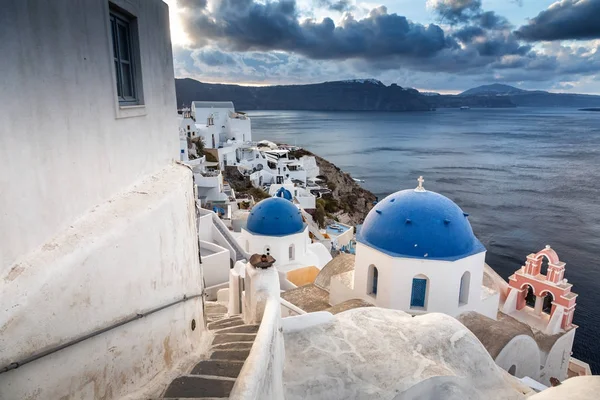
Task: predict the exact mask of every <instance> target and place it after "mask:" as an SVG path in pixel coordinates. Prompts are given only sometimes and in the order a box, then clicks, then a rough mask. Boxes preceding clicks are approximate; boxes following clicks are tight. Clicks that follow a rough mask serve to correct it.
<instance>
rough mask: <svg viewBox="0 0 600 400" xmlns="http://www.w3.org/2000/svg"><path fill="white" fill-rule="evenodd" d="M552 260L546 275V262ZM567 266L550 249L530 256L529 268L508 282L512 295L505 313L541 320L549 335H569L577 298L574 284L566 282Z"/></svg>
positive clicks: (527, 264)
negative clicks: (562, 331)
mask: <svg viewBox="0 0 600 400" xmlns="http://www.w3.org/2000/svg"><path fill="white" fill-rule="evenodd" d="M544 258H546V259H547V260H548V271H547V273H546V275H544V274H542V271H541V268H542V262H543V261H544ZM565 265H566V264H565V263H564V262H562V261H560V259H559V258H558V255H557V254H556V252H555V251H554V250H553V249H552V248H551V247H550V246H546V248H545V249H543V250H541V251H539V252H538V253H536V254H533V253H532V254H529V255H528V256H527V261H526V262H525V265H524V266H522V267H521V269H519V270H518V271H516V272H515V273H514V274H513V275H512V276H510V277H509V278H508V284H509V287H510V291H509V294H508V297H507V299H506V302H505V304H504V307H503V311H504V312H505V313H506V314H510V315H514V316H515V317H517V318H518V317H519V314H521V313H525V314H526V315H525V316H527V317H531V316H533V317H537V319H538V321H539V322H540V323H543V324H544V331H546V332H547V333H549V334H554V333H558V332H559V331H560V330H564V331H568V330H570V329H571V328H573V327H575V326H574V325H573V313H574V311H575V305H576V303H575V301H576V298H577V294H575V293H573V292H571V287H572V286H573V285H572V284H570V283H568V281H567V280H566V279H565V278H564V275H565Z"/></svg>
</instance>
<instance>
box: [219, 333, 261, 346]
mask: <svg viewBox="0 0 600 400" xmlns="http://www.w3.org/2000/svg"><path fill="white" fill-rule="evenodd" d="M255 337H256V335H252V334H248V333H223V334H220V333H218V334H216V335H215V337H214V339H213V341H212V344H213V345H216V344H223V343H232V342H254V338H255Z"/></svg>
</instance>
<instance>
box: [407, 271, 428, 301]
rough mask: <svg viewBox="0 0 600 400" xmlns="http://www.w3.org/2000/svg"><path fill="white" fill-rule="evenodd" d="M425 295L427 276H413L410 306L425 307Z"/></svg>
mask: <svg viewBox="0 0 600 400" xmlns="http://www.w3.org/2000/svg"><path fill="white" fill-rule="evenodd" d="M426 297H427V278H413V282H412V292H411V295H410V307H411V308H425V300H426Z"/></svg>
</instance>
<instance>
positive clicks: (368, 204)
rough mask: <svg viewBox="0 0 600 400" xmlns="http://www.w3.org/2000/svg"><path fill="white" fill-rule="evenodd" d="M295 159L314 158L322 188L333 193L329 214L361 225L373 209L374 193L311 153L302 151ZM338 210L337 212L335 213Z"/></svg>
mask: <svg viewBox="0 0 600 400" xmlns="http://www.w3.org/2000/svg"><path fill="white" fill-rule="evenodd" d="M291 154H292V155H294V156H295V157H298V158H300V157H302V156H303V155H307V156H313V157H315V159H316V161H317V166H318V167H319V170H320V178H321V179H323V180H324V182H321V185H322V186H327V187H328V188H329V189H331V191H332V192H333V200H334V203H335V204H333V207H332V208H330V209H329V210H327V211H328V213H329V214H330V215H332V216H334V217H336V218H337V219H338V220H339V221H340V222H342V223H345V224H349V225H356V224H361V223H362V222H363V221H364V219H365V217H366V216H367V214H368V213H369V211H370V210H371V208H373V202H374V201H375V200H376V197H375V195H374V194H373V193H371V192H369V191H368V190H366V189H364V188H363V187H361V186H360V185H359V184H358V183H356V182H355V181H354V179H352V177H351V176H350V175H349V174H347V173H345V172H344V171H342V170H341V169H339V168H338V167H336V166H335V165H334V164H332V163H330V162H329V161H327V160H325V159H324V158H322V157H319V156H317V155H315V154H313V153H311V152H310V151H307V150H304V149H301V150H297V151H295V152H292V153H291ZM335 209H337V211H334V210H335Z"/></svg>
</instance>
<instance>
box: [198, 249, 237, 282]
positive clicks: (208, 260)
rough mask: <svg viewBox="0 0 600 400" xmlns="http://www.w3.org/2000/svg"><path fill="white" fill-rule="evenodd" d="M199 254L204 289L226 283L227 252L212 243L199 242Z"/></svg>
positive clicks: (227, 273) (227, 276)
mask: <svg viewBox="0 0 600 400" xmlns="http://www.w3.org/2000/svg"><path fill="white" fill-rule="evenodd" d="M200 253H201V255H202V269H203V271H204V282H205V283H206V287H210V286H214V285H218V284H221V283H224V282H227V281H228V279H229V271H230V267H229V258H230V254H229V250H227V249H226V248H224V247H221V246H219V245H216V244H214V243H210V242H206V241H200ZM208 253H210V254H208Z"/></svg>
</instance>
